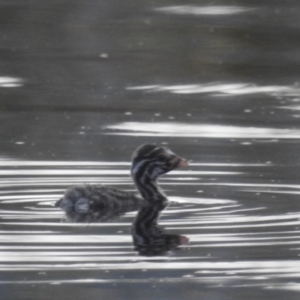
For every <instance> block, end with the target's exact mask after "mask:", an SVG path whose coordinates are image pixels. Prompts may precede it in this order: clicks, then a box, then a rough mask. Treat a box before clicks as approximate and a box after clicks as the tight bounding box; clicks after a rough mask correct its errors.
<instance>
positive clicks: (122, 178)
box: [0, 160, 300, 290]
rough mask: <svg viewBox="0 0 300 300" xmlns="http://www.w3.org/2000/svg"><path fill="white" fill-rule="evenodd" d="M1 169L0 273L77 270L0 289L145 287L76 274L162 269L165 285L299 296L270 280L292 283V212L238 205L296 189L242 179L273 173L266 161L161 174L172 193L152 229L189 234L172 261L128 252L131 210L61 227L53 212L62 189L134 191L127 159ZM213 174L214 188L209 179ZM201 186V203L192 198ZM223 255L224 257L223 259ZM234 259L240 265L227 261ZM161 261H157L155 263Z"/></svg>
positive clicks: (299, 216)
mask: <svg viewBox="0 0 300 300" xmlns="http://www.w3.org/2000/svg"><path fill="white" fill-rule="evenodd" d="M2 163H3V164H2V166H3V167H4V169H2V179H1V181H0V184H1V186H2V187H3V190H2V191H1V197H0V202H1V205H2V206H1V210H0V220H1V225H2V230H1V232H0V244H1V246H0V270H1V271H2V272H4V271H5V272H9V271H13V272H16V271H18V272H21V271H27V272H33V271H39V272H49V271H63V270H64V271H66V270H70V271H71V270H73V271H75V270H76V272H77V274H79V279H78V278H76V279H72V278H71V279H65V278H64V277H62V276H61V275H59V273H58V274H57V276H56V277H55V278H52V279H44V278H42V277H41V276H40V275H34V273H32V276H31V277H30V278H31V279H30V280H18V279H17V278H18V276H17V278H16V280H14V281H10V280H2V281H1V282H0V283H2V284H12V283H15V284H16V283H19V284H29V283H32V284H33V283H34V284H77V283H88V282H90V283H92V282H97V283H107V282H123V283H125V282H143V280H145V279H143V278H132V279H131V278H130V275H126V277H125V278H123V279H120V278H115V277H114V276H112V277H111V278H106V279H99V278H96V277H95V278H90V277H86V275H85V274H84V273H81V272H83V271H87V270H88V271H91V272H92V271H101V270H103V271H104V270H106V271H107V270H110V271H115V270H118V271H119V272H123V271H124V272H125V271H126V270H132V271H135V272H141V271H143V272H144V271H145V270H147V271H148V272H151V271H155V270H160V271H161V272H164V270H173V271H174V270H176V273H174V274H172V273H168V277H167V278H168V280H171V281H172V282H189V281H190V282H194V281H199V282H203V283H209V284H211V285H215V286H217V284H216V280H217V282H218V284H220V282H224V283H225V282H226V283H227V284H231V285H232V286H236V285H237V280H241V281H242V282H243V283H244V284H246V285H248V286H250V285H254V286H255V285H256V286H258V287H260V288H280V289H285V288H286V289H289V288H291V289H292V290H297V288H296V287H295V286H291V285H289V284H290V283H287V284H282V285H281V286H280V287H278V286H276V285H275V281H276V280H278V279H284V278H291V279H292V278H293V279H295V278H299V277H300V272H299V261H298V260H294V261H290V260H285V259H284V257H285V256H281V255H282V254H281V253H282V252H285V251H293V252H294V253H295V252H298V250H297V247H299V244H300V239H299V238H298V236H299V230H296V229H295V228H300V212H297V211H293V212H288V211H282V212H277V213H276V214H274V213H272V212H271V211H270V208H269V207H268V204H267V203H264V204H262V203H260V205H257V203H255V205H253V204H251V203H249V202H247V201H246V202H245V201H243V196H242V195H247V194H253V193H256V192H257V191H262V192H263V191H265V192H268V193H273V194H274V195H275V194H276V193H277V192H278V189H279V188H280V189H281V190H280V191H281V192H286V193H291V192H293V191H294V190H295V189H296V190H297V189H299V188H300V186H299V185H296V184H294V185H293V184H284V183H278V184H277V183H269V182H263V181H260V183H247V182H242V181H241V180H242V179H241V177H240V175H241V174H244V175H245V174H246V175H247V176H248V177H251V174H252V172H253V171H254V170H255V171H256V172H257V170H258V169H260V172H264V171H265V170H269V169H272V168H274V167H276V166H274V165H272V164H268V163H265V164H253V165H252V164H247V163H232V164H231V163H220V164H217V163H215V164H203V163H201V162H194V163H192V164H191V166H190V168H189V169H187V170H181V171H177V172H174V173H173V174H172V175H169V176H165V177H164V178H162V180H161V185H162V187H163V188H164V190H165V191H166V192H167V193H168V194H169V195H170V196H169V199H170V201H171V204H170V206H169V207H168V209H167V210H166V211H164V213H163V216H162V219H161V222H160V224H161V225H162V226H163V227H165V228H166V229H167V230H168V231H171V232H172V231H174V232H180V233H182V234H185V235H187V236H188V237H189V238H190V240H191V243H190V245H188V246H186V247H183V248H182V250H180V251H178V252H174V253H172V254H170V255H167V256H163V257H151V258H147V257H141V256H138V255H137V254H136V253H135V252H134V251H133V250H132V241H131V234H130V228H131V223H132V220H133V218H134V216H135V213H134V212H131V213H128V214H126V215H125V216H124V217H121V218H120V219H119V220H116V221H114V222H107V223H91V224H72V223H65V222H61V221H62V220H63V214H62V212H61V211H60V210H58V209H56V208H54V207H53V205H54V202H55V201H56V200H57V199H58V198H59V197H60V196H61V195H62V193H63V190H64V189H65V188H66V187H67V186H69V185H70V184H76V183H79V182H90V183H100V182H102V183H103V182H104V183H106V184H114V185H120V187H121V188H123V189H126V190H133V189H134V188H133V186H132V183H131V179H130V177H129V172H128V167H129V162H123V163H122V164H119V163H118V162H112V163H106V164H102V163H101V162H100V163H98V164H97V163H93V162H53V163H52V162H51V163H50V162H42V161H41V162H37V161H35V162H34V161H15V160H2ZM63 166H64V168H62V167H63ZM66 166H69V167H70V168H65V167H66ZM91 167H92V168H91ZM253 167H255V168H253ZM202 168H205V171H203V170H202ZM224 168H226V172H225V171H224ZM61 175H63V176H61ZM96 175H99V176H96ZM58 177H59V178H58ZM212 177H213V178H214V179H215V180H214V181H213V182H211V181H210V178H212ZM183 179H185V180H183ZM58 183H59V184H58ZM179 183H180V184H181V185H180V186H181V187H183V188H187V187H188V189H192V190H191V191H190V192H191V193H190V196H189V195H185V193H181V192H179V191H178V189H177V188H176V187H177V186H178V184H179ZM58 186H59V187H61V189H60V188H58ZM199 187H201V189H202V190H203V193H202V194H203V197H201V196H202V194H197V191H198V190H199ZM216 187H218V189H220V188H221V189H222V188H223V189H226V188H227V187H230V189H231V190H233V192H231V193H230V194H227V193H226V190H224V192H223V193H220V196H218V195H214V193H213V192H214V190H215V189H216ZM283 188H284V191H282V189H283ZM184 191H188V190H184ZM188 194H189V193H188ZM195 195H197V196H198V195H199V197H195ZM221 195H222V196H221ZM225 195H226V196H225ZM50 228H51V230H49V229H50ZM278 249H281V250H278ZM278 251H279V252H278ZM224 252H225V253H227V252H228V253H229V254H228V255H227V256H226V255H225V257H223V255H224ZM256 252H257V257H260V255H262V257H261V258H260V259H259V260H257V261H255V260H253V257H255V255H254V254H255V253H256ZM221 253H222V255H220V254H221ZM260 253H262V254H260ZM278 253H279V254H278ZM239 256H242V258H243V259H242V260H239V259H234V260H232V257H239ZM296 256H297V254H296ZM221 257H222V260H220V259H221ZM226 257H227V258H228V261H226ZM265 257H267V258H268V257H273V258H274V260H270V259H269V258H268V259H265ZM161 261H163V262H164V263H163V264H161V263H158V262H161ZM90 276H91V275H90ZM128 276H129V277H128ZM162 276H163V275H162ZM153 280H154V281H155V280H156V279H153ZM157 280H159V279H157ZM160 280H162V279H160ZM165 280H167V279H165Z"/></svg>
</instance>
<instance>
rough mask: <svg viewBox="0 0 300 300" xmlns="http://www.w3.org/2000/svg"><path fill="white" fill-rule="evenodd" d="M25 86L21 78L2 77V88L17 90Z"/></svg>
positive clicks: (0, 81) (0, 85) (0, 83)
mask: <svg viewBox="0 0 300 300" xmlns="http://www.w3.org/2000/svg"><path fill="white" fill-rule="evenodd" d="M23 84H24V82H23V80H22V79H20V78H15V77H7V76H6V77H3V76H2V77H1V76H0V88H16V87H21V86H23Z"/></svg>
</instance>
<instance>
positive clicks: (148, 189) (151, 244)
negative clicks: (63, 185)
mask: <svg viewBox="0 0 300 300" xmlns="http://www.w3.org/2000/svg"><path fill="white" fill-rule="evenodd" d="M187 165H188V161H187V160H185V159H183V158H180V157H178V156H177V155H176V154H174V153H173V152H172V151H171V150H170V149H168V148H166V147H159V146H156V145H152V144H145V145H142V146H140V147H139V148H138V149H137V150H135V152H134V153H133V157H132V165H131V176H132V179H133V181H134V183H135V185H136V187H137V189H138V191H139V193H140V195H141V196H142V197H139V196H137V195H136V194H135V193H130V192H126V191H122V190H118V189H114V188H111V187H106V186H102V185H80V186H75V187H71V188H69V189H67V190H66V192H65V194H64V196H63V197H62V198H61V199H60V200H58V201H57V202H56V203H55V206H57V207H60V208H61V209H62V210H64V211H65V213H66V215H67V218H68V219H69V220H71V221H75V222H93V221H107V220H111V219H113V218H114V217H116V216H119V215H122V214H124V213H126V212H130V211H136V210H139V211H138V214H137V216H136V218H135V220H134V222H133V226H132V227H133V228H132V237H133V243H134V246H135V249H136V250H137V251H139V253H140V254H142V255H159V254H162V253H164V252H166V251H169V250H171V249H175V248H177V247H178V246H179V245H182V244H187V243H188V238H187V237H185V236H180V235H176V234H167V233H165V232H164V231H163V229H161V228H159V227H158V219H159V216H160V213H161V211H162V210H163V209H165V208H166V207H167V205H168V199H167V196H166V195H165V194H164V193H163V191H162V190H161V188H160V187H159V186H158V183H157V180H158V178H159V176H161V175H163V174H165V173H168V172H170V171H172V170H174V169H177V168H181V167H186V166H187Z"/></svg>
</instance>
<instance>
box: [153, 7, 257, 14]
mask: <svg viewBox="0 0 300 300" xmlns="http://www.w3.org/2000/svg"><path fill="white" fill-rule="evenodd" d="M155 10H156V11H158V12H163V13H168V14H178V15H232V14H238V13H244V12H247V11H252V10H254V9H253V8H245V7H240V6H195V5H178V6H166V7H160V8H156V9H155Z"/></svg>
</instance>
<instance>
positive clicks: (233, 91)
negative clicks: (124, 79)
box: [127, 82, 300, 96]
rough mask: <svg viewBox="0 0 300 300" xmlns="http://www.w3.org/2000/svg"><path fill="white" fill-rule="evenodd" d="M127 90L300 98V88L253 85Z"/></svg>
mask: <svg viewBox="0 0 300 300" xmlns="http://www.w3.org/2000/svg"><path fill="white" fill-rule="evenodd" d="M127 90H131V91H146V92H153V93H157V92H168V93H173V94H205V93H213V94H214V95H218V96H221V95H223V96H226V95H228V96H229V95H230V96H235V95H247V94H258V93H266V94H270V95H274V96H299V94H300V88H299V86H297V85H291V86H280V85H273V86H258V85H256V84H252V83H218V82H217V83H208V84H185V85H169V86H167V85H145V86H132V87H128V88H127Z"/></svg>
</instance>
